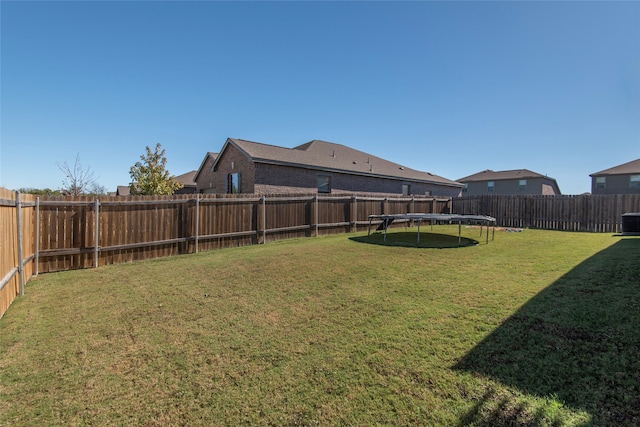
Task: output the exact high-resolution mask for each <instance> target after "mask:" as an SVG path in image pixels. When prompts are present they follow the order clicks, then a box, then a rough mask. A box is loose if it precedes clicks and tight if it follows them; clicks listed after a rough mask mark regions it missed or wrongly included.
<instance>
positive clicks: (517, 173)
mask: <svg viewBox="0 0 640 427" xmlns="http://www.w3.org/2000/svg"><path fill="white" fill-rule="evenodd" d="M532 178H548V179H553V178H550V177H548V176H545V175H541V174H539V173H537V172H532V171H530V170H528V169H513V170H507V171H492V170H491V169H487V170H483V171H482V172H478V173H475V174H473V175H469V176H465V177H464V178H460V179H458V182H476V181H500V180H506V179H532Z"/></svg>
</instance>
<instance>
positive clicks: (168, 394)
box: [0, 226, 640, 426]
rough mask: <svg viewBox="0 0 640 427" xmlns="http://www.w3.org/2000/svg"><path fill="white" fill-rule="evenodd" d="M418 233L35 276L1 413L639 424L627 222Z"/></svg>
mask: <svg viewBox="0 0 640 427" xmlns="http://www.w3.org/2000/svg"><path fill="white" fill-rule="evenodd" d="M414 231H415V229H408V230H407V229H404V228H399V229H396V230H395V231H392V232H390V233H389V234H388V236H387V244H381V243H382V242H381V235H380V234H376V235H372V236H367V235H366V233H356V234H346V235H345V234H343V235H336V236H330V237H320V238H307V239H297V240H289V241H280V242H276V243H267V244H266V245H259V246H251V247H243V248H233V249H225V250H219V251H212V252H206V253H200V254H197V255H184V256H178V257H173V258H164V259H159V260H154V261H147V262H139V263H134V264H125V265H118V266H109V267H102V268H99V269H92V270H81V271H71V272H62V273H53V274H46V275H41V276H40V277H38V278H37V279H34V280H32V281H31V282H29V284H28V285H27V287H26V295H25V296H24V297H21V298H19V299H17V300H16V301H15V302H14V303H13V305H12V306H11V307H10V308H9V310H8V311H7V313H6V314H5V315H4V317H3V318H2V319H1V320H0V426H32V425H64V426H73V425H94V426H98V425H123V426H129V425H142V426H167V425H189V426H198V425H202V426H209V425H252V426H253V425H271V426H314V425H320V426H325V425H353V426H362V425H368V426H374V425H398V426H407V425H434V426H467V425H469V426H495V425H498V426H499V425H504V426H507V425H525V426H526V425H529V426H544V425H595V426H607V425H638V424H640V263H639V260H640V238H626V237H625V238H622V237H619V236H612V235H611V234H586V233H563V232H552V231H541V230H524V231H523V232H521V233H508V232H504V231H496V234H495V240H494V241H489V243H488V244H487V243H486V242H485V240H484V235H483V237H482V238H481V237H480V235H479V230H478V229H474V228H463V245H462V246H458V236H457V233H458V228H457V226H436V227H434V228H433V230H431V229H430V228H429V227H422V228H421V245H417V244H416V242H415V234H414ZM452 236H453V239H452ZM474 241H475V242H474ZM473 243H477V244H473Z"/></svg>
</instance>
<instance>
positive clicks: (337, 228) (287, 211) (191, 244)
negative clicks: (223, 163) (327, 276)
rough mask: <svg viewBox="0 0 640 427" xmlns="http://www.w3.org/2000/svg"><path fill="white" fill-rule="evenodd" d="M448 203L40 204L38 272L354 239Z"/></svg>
mask: <svg viewBox="0 0 640 427" xmlns="http://www.w3.org/2000/svg"><path fill="white" fill-rule="evenodd" d="M450 202H451V199H450V198H436V197H380V196H377V197H373V196H362V195H348V196H337V195H336V196H318V195H310V196H256V195H193V194H191V195H177V196H158V197H148V196H147V197H143V196H130V197H117V198H114V197H112V198H106V197H105V198H100V199H91V198H89V197H79V198H74V199H69V198H65V197H43V198H42V199H41V200H40V199H39V200H37V207H36V209H37V213H38V216H39V221H38V223H39V227H38V236H36V239H37V241H38V250H37V251H36V255H35V256H36V265H37V268H38V270H37V271H39V272H54V271H60V270H69V269H79V268H91V267H97V266H102V265H107V264H118V263H123V262H131V261H136V260H142V259H149V258H156V257H163V256H171V255H178V254H187V253H195V252H199V251H203V250H210V249H216V248H224V247H230V246H242V245H250V244H256V243H266V242H268V241H273V240H279V239H287V238H293V237H311V236H319V235H322V234H332V233H345V232H353V231H357V230H358V227H359V226H364V225H367V226H368V224H369V215H379V214H385V213H414V212H435V213H446V212H449V208H450Z"/></svg>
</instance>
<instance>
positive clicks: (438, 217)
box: [367, 213, 496, 244]
mask: <svg viewBox="0 0 640 427" xmlns="http://www.w3.org/2000/svg"><path fill="white" fill-rule="evenodd" d="M376 219H379V220H382V222H381V223H380V226H379V227H378V230H379V229H380V228H382V229H383V230H384V242H385V243H386V242H387V228H388V227H389V225H391V223H392V222H393V221H394V220H396V219H407V220H410V221H417V222H418V238H417V242H416V243H420V224H421V223H422V221H431V224H432V225H433V223H434V222H435V223H438V222H440V223H443V222H444V223H449V224H452V223H454V224H455V223H457V224H458V244H460V242H461V241H462V224H463V223H464V224H471V223H476V224H477V223H480V237H482V227H483V226H486V227H487V233H486V243H487V244H489V226H490V225H492V226H493V233H492V236H491V240H493V239H494V238H495V234H496V219H495V218H494V217H492V216H487V215H461V214H436V213H408V214H387V215H369V232H368V234H367V235H368V236H370V235H371V224H372V222H373V220H376Z"/></svg>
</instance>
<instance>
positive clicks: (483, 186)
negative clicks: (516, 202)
mask: <svg viewBox="0 0 640 427" xmlns="http://www.w3.org/2000/svg"><path fill="white" fill-rule="evenodd" d="M458 182H461V183H462V184H464V187H463V189H462V196H478V195H483V194H539V195H549V196H553V195H558V194H561V193H560V188H559V187H558V183H557V182H556V180H555V179H553V178H550V177H548V176H545V175H541V174H539V173H536V172H532V171H530V170H528V169H514V170H507V171H492V170H490V169H487V170H484V171H482V172H478V173H476V174H473V175H469V176H466V177H464V178H460V179H459V180H458Z"/></svg>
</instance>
